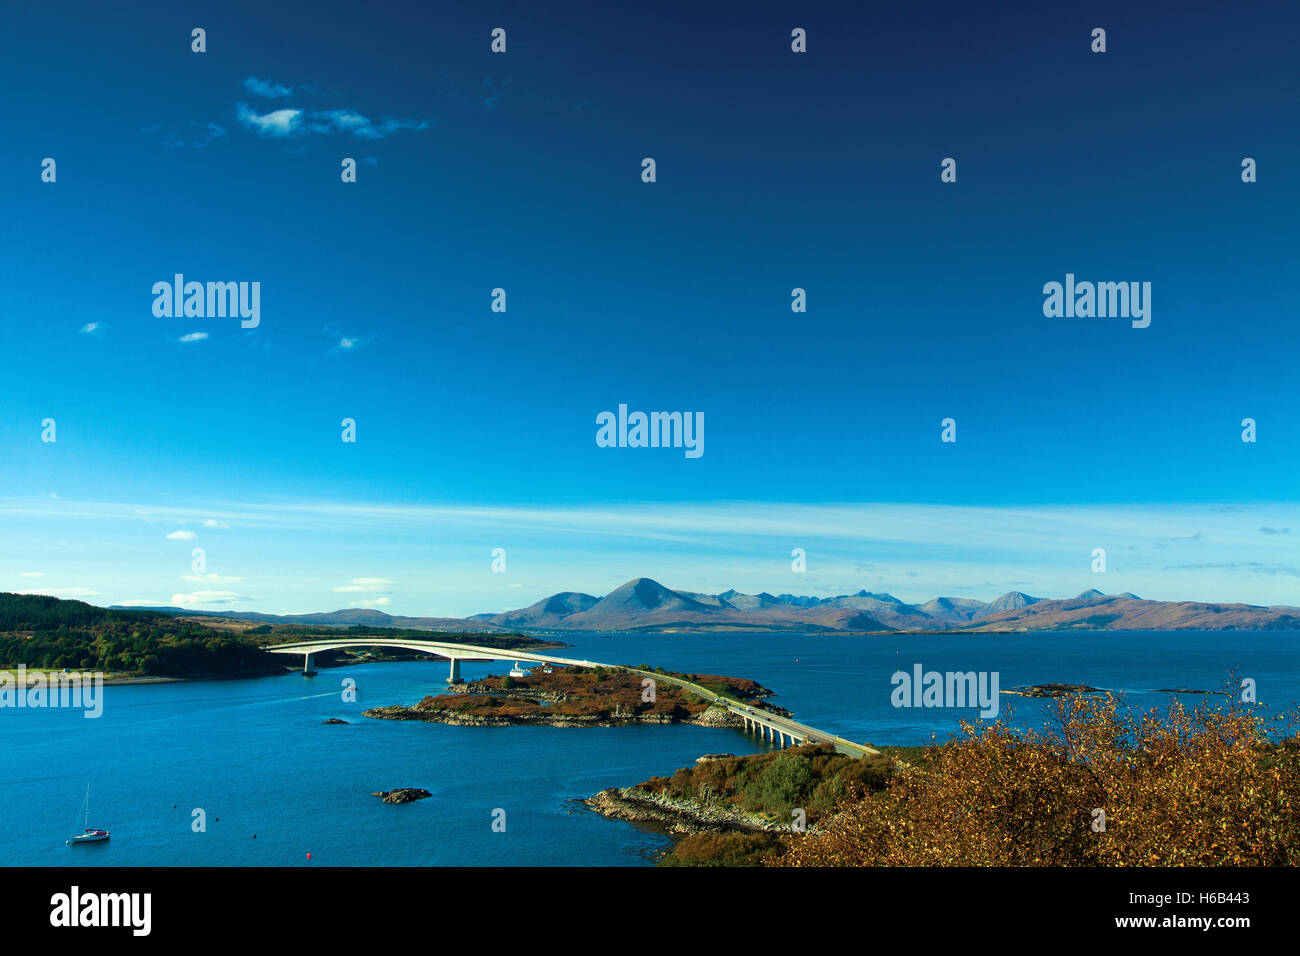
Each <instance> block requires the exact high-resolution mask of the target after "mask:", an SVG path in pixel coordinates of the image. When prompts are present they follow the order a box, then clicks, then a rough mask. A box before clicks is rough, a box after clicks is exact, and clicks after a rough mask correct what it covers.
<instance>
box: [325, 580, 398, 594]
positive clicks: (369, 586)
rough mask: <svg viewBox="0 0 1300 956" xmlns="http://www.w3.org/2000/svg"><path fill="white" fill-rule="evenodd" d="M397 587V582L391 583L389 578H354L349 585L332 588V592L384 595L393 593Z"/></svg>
mask: <svg viewBox="0 0 1300 956" xmlns="http://www.w3.org/2000/svg"><path fill="white" fill-rule="evenodd" d="M396 587H397V582H395V581H390V580H389V579H388V578H353V579H352V581H351V583H349V584H340V585H337V586H335V587H332V588H330V590H331V591H338V592H339V593H347V592H350V591H364V592H366V593H368V594H371V593H384V592H388V591H393V590H395V589H396Z"/></svg>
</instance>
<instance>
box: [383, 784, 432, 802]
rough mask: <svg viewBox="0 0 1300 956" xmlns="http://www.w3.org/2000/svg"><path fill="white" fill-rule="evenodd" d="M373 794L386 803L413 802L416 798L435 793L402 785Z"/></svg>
mask: <svg viewBox="0 0 1300 956" xmlns="http://www.w3.org/2000/svg"><path fill="white" fill-rule="evenodd" d="M371 796H372V797H379V798H380V799H382V800H383V801H384V803H411V802H412V801H414V800H423V799H424V798H425V797H431V796H433V794H431V793H430V792H429V791H428V790H421V789H419V788H418V787H401V788H399V789H397V790H380V791H379V792H378V793H372V794H371Z"/></svg>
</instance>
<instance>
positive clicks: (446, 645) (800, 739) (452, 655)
mask: <svg viewBox="0 0 1300 956" xmlns="http://www.w3.org/2000/svg"><path fill="white" fill-rule="evenodd" d="M356 647H391V648H396V649H399V650H408V651H418V652H420V653H424V654H434V655H436V656H438V657H445V658H447V659H448V660H450V661H451V673H450V674H449V676H448V677H447V683H448V684H459V683H463V679H462V678H461V676H460V663H461V661H519V662H524V661H531V662H533V663H537V664H559V665H561V666H564V667H587V668H593V667H604V668H606V669H607V670H623V671H628V672H629V673H632V674H640V675H642V676H643V677H649V678H651V679H652V680H655V681H664V682H666V683H669V684H673V685H675V686H677V687H681V688H684V689H686V690H689V691H691V692H692V693H694V694H696V695H697V696H699V697H702V698H703V699H704V700H707V701H709V702H710V703H712V704H715V705H717V706H719V707H725V708H726V709H727V710H729V711H731V713H733V714H735V715H736V716H737V717H739V718H740V719H741V720H742V721H743V722H744V726H745V730H746V731H748V732H750V733H754V734H757V735H759V736H760V737H762V738H763V739H765V740H770V741H771V742H772V743H774V744H776V745H777V746H779V747H785V746H788V745H789V746H792V745H794V744H795V743H828V744H831V745H832V746H834V747H835V749H836V750H837V751H839V752H840V753H843V754H848V755H850V756H853V757H866V756H875V755H877V754H879V753H880V751H879V750H876V749H875V748H874V747H868V746H867V745H865V744H859V743H855V742H853V741H851V740H845V739H844V738H843V737H841V736H839V735H838V734H829V733H826V732H825V731H823V730H818V729H817V728H816V727H810V726H808V725H807V724H801V723H799V722H798V721H797V720H791V719H790V718H788V717H782V716H780V715H779V714H773V713H771V712H770V711H765V710H763V709H762V708H755V707H751V706H749V705H747V704H745V703H744V702H743V701H739V700H734V699H732V698H730V697H721V696H719V695H718V694H717V693H715V692H714V691H712V690H710V689H709V688H707V687H704V686H703V685H701V684H696V683H694V682H692V681H689V680H686V679H685V678H681V677H673V676H671V675H668V674H659V673H656V672H655V671H647V670H641V669H640V668H638V667H626V666H624V665H622V664H602V663H600V662H598V661H588V660H581V661H580V660H574V659H573V658H568V657H555V656H553V655H550V654H534V653H532V652H531V651H520V650H502V649H498V648H492V647H477V646H475V645H473V644H453V643H450V642H446V641H422V640H416V639H407V638H401V637H361V636H355V635H352V636H342V635H341V636H339V637H337V638H322V639H320V640H314V641H295V642H294V643H291V644H273V645H265V646H263V647H262V650H264V651H268V652H269V653H272V654H293V655H298V656H301V657H302V658H303V668H302V669H303V673H313V668H312V655H313V654H317V653H319V652H321V651H334V650H347V649H349V648H356ZM787 741H788V743H787Z"/></svg>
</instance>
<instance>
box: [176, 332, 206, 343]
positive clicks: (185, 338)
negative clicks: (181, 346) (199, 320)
mask: <svg viewBox="0 0 1300 956" xmlns="http://www.w3.org/2000/svg"><path fill="white" fill-rule="evenodd" d="M207 337H208V333H207V332H191V333H190V334H189V335H182V336H181V337H180V339H179V340H178V341H181V342H203V341H206V340H207Z"/></svg>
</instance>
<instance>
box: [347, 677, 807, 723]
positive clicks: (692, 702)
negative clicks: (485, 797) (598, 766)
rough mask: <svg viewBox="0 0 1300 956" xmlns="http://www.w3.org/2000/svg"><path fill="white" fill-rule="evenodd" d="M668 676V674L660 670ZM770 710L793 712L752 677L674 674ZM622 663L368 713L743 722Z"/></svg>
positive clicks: (466, 688)
mask: <svg viewBox="0 0 1300 956" xmlns="http://www.w3.org/2000/svg"><path fill="white" fill-rule="evenodd" d="M661 673H666V672H661ZM671 676H674V677H684V678H686V679H688V680H691V681H692V682H694V683H696V684H699V685H700V686H702V687H705V688H707V689H708V690H711V691H713V692H714V693H715V694H717V696H720V697H730V698H732V699H733V700H736V701H743V702H745V703H746V704H747V705H749V706H751V707H755V708H760V709H764V710H767V711H769V712H771V713H775V714H782V715H788V713H789V712H788V711H786V710H784V709H783V708H780V707H776V706H774V705H772V704H768V703H766V702H763V701H762V700H761V699H762V698H765V697H770V696H772V691H770V690H768V689H767V688H766V687H763V686H762V685H760V684H758V683H756V682H755V681H752V680H746V679H744V678H735V677H720V676H718V675H713V674H673V675H671ZM645 679H646V678H645V675H643V674H640V673H637V672H634V671H631V670H627V669H624V668H606V667H596V668H593V669H590V670H588V669H586V668H578V667H561V666H558V665H547V666H545V667H538V668H534V669H533V670H532V671H530V672H529V673H528V674H526V675H525V676H522V677H512V676H510V675H505V676H496V675H489V676H488V677H486V678H484V679H483V680H478V681H471V682H469V683H466V684H461V685H458V686H455V687H453V688H452V689H451V690H450V692H448V693H445V694H437V695H430V696H427V697H425V698H423V699H422V700H420V702H419V703H417V704H415V705H413V706H410V707H402V706H393V707H373V708H371V709H370V710H367V711H364V712H363V716H365V717H374V718H378V719H380V720H428V721H436V722H439V723H445V724H462V725H467V726H483V727H502V726H509V725H517V724H531V725H549V726H564V727H570V726H575V727H615V726H621V725H624V724H634V723H654V724H672V723H694V724H703V725H706V726H711V727H732V726H736V727H738V726H740V725H741V722H740V718H739V717H736V716H735V715H734V714H732V713H731V712H730V711H728V710H727V709H726V708H725V707H720V706H718V705H716V704H714V703H712V702H711V701H708V700H705V699H704V698H703V697H701V696H700V695H699V694H696V693H694V692H693V691H689V690H686V689H684V688H680V687H677V686H675V685H674V684H671V683H669V682H668V681H658V682H656V684H655V686H654V688H653V693H650V692H649V688H647V687H646V686H645V684H644V683H643V682H644V681H645Z"/></svg>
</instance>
